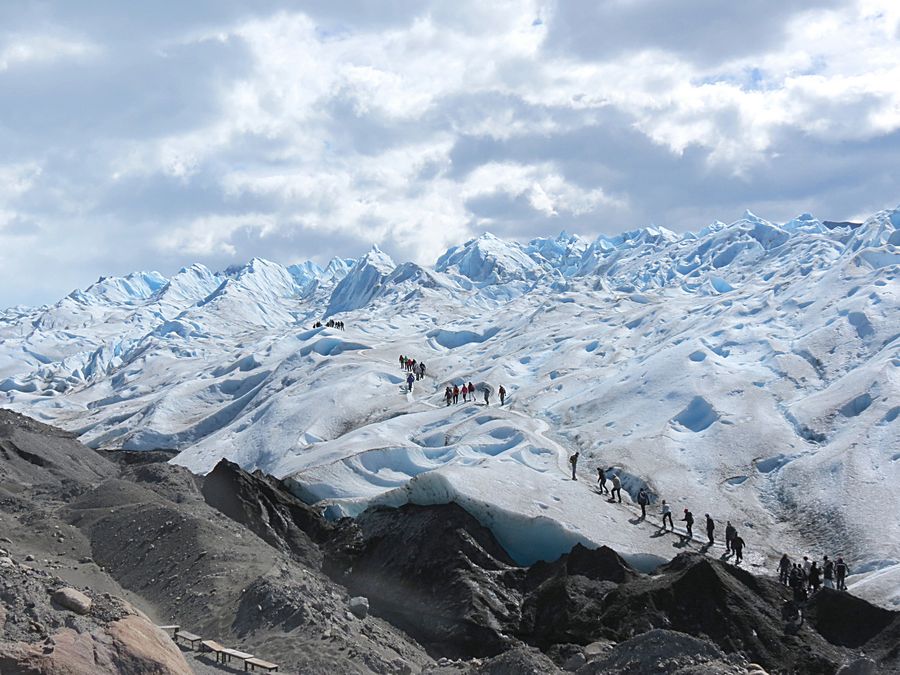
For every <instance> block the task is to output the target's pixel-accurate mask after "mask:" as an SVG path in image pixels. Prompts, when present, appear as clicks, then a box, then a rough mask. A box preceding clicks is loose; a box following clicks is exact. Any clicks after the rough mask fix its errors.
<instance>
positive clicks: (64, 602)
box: [53, 588, 92, 614]
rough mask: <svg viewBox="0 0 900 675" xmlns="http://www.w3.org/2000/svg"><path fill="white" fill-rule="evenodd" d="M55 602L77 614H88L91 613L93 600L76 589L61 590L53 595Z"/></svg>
mask: <svg viewBox="0 0 900 675" xmlns="http://www.w3.org/2000/svg"><path fill="white" fill-rule="evenodd" d="M53 601H54V602H55V603H56V604H58V605H60V606H61V607H65V608H66V609H68V610H71V611H73V612H75V613H76V614H87V613H88V612H90V611H91V604H92V603H91V599H90V598H89V597H88V596H86V595H85V594H84V593H82V592H81V591H76V590H75V589H74V588H60V589H59V590H58V591H56V592H55V593H54V594H53Z"/></svg>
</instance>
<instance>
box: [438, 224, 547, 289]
mask: <svg viewBox="0 0 900 675" xmlns="http://www.w3.org/2000/svg"><path fill="white" fill-rule="evenodd" d="M434 268H435V270H437V271H438V272H446V273H449V274H459V275H460V276H463V277H466V278H468V279H470V280H472V281H473V282H475V283H476V284H484V285H492V284H503V283H509V282H514V281H533V280H535V279H537V278H538V277H539V276H540V275H541V274H542V273H544V271H545V270H544V268H543V267H542V266H541V264H540V263H538V262H536V261H535V260H534V259H533V258H531V257H530V256H529V255H528V254H527V253H526V252H525V251H524V250H523V248H522V246H521V245H520V244H518V243H516V242H507V241H503V240H502V239H498V238H497V237H495V236H494V235H492V234H490V233H489V232H485V233H484V234H483V235H481V236H480V237H478V238H477V239H470V240H469V241H467V242H466V243H465V244H462V245H461V246H454V247H453V248H451V249H449V250H448V251H447V252H446V253H444V255H442V256H441V257H440V258H438V261H437V263H436V264H435V266H434Z"/></svg>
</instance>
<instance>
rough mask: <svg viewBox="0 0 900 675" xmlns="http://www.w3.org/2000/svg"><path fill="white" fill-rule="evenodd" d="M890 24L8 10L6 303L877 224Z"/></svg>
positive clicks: (434, 10) (541, 6)
mask: <svg viewBox="0 0 900 675" xmlns="http://www.w3.org/2000/svg"><path fill="white" fill-rule="evenodd" d="M76 5H77V6H76ZM895 5H896V3H893V2H888V0H843V1H839V0H833V1H832V0H821V1H816V0H800V2H797V3H783V2H782V3H776V2H774V1H773V0H749V1H748V2H746V3H737V4H732V5H724V4H722V3H714V2H712V0H686V1H685V2H683V3H669V2H662V0H605V1H601V2H594V3H586V2H585V3H576V2H561V1H559V2H553V1H550V0H523V1H520V2H513V1H512V0H510V1H502V2H493V3H476V2H471V1H463V2H461V3H454V4H452V5H449V4H447V3H441V2H415V3H413V2H407V1H405V0H404V1H401V0H395V1H392V2H387V3H379V4H378V6H377V7H376V6H374V5H373V4H372V3H368V2H363V1H362V0H358V1H357V0H354V1H353V2H352V3H333V2H324V1H322V2H319V1H318V0H315V1H313V2H309V3H304V4H303V7H302V10H301V9H298V6H297V5H296V3H292V2H287V1H286V0H284V1H280V0H261V1H260V2H256V3H252V4H248V3H243V2H237V0H197V2H192V3H182V2H175V1H174V0H161V2H159V3H144V4H141V5H140V6H127V7H126V6H124V5H122V4H121V3H115V2H112V1H111V0H86V2H83V3H66V2H61V1H60V2H36V1H35V2H23V3H6V4H4V5H2V6H0V26H3V27H4V28H3V29H2V30H4V31H6V32H4V33H0V64H5V65H0V99H2V100H3V101H4V109H3V111H2V113H0V157H3V160H2V164H0V214H2V217H3V218H4V220H3V221H2V223H4V225H3V226H0V248H2V255H3V260H4V265H3V266H2V267H0V304H3V305H5V304H15V303H18V302H40V301H51V300H54V299H56V298H57V297H59V296H60V295H62V294H63V293H64V292H67V291H68V290H70V289H71V287H72V286H74V285H83V283H86V282H88V281H90V280H92V279H94V278H96V277H97V276H98V275H100V274H118V273H126V272H128V271H130V270H133V269H139V268H157V269H160V270H161V271H163V272H172V271H175V270H177V269H178V268H179V267H180V266H182V265H185V264H188V263H191V262H194V261H195V260H197V261H200V262H205V263H207V264H210V265H212V266H214V267H215V266H221V267H224V266H226V265H228V264H232V263H235V262H241V261H244V260H246V259H248V258H250V257H252V256H254V255H262V256H268V257H273V258H275V259H278V260H281V261H283V262H296V261H298V260H300V259H301V258H307V257H308V258H313V259H315V260H317V261H318V262H327V260H328V258H329V257H331V256H333V255H340V256H345V257H346V256H355V255H358V254H361V253H362V252H364V250H365V249H367V248H368V246H369V245H371V244H372V243H379V244H380V245H382V246H383V247H384V248H385V249H386V250H388V251H389V252H390V253H391V255H393V256H395V257H396V258H397V259H414V260H416V261H418V262H423V263H431V262H433V261H434V259H435V258H436V256H437V255H438V254H439V253H440V252H442V251H443V250H444V249H445V248H447V247H448V246H450V245H453V244H456V243H459V242H461V241H463V240H465V239H467V238H468V237H470V236H472V235H473V234H476V233H478V232H480V231H483V230H485V229H490V230H492V231H494V232H495V233H497V234H500V235H503V236H508V237H517V238H523V239H524V238H529V237H532V236H536V235H542V234H543V235H547V234H553V233H555V232H557V231H559V230H562V229H567V230H569V231H577V232H581V233H583V234H585V235H588V236H592V235H596V234H599V233H601V232H602V233H606V234H612V233H616V232H618V231H622V230H626V229H632V228H634V227H637V226H641V225H646V224H649V223H657V224H660V225H666V226H668V227H672V228H673V229H676V230H685V229H695V228H698V227H702V226H703V225H704V224H706V223H707V222H708V221H709V220H712V219H714V218H720V219H723V220H727V219H729V218H732V217H737V216H739V215H740V213H741V212H742V211H743V209H744V208H746V207H750V208H753V209H754V210H757V211H758V212H760V213H761V214H762V215H764V216H767V217H770V218H774V219H787V218H790V217H791V216H793V215H795V214H796V213H797V212H799V211H806V210H809V211H813V212H815V213H817V214H819V215H820V216H821V217H823V218H833V219H840V218H845V217H850V216H855V215H858V214H859V213H864V212H866V211H871V210H875V209H877V208H881V207H884V206H888V205H894V204H896V202H897V201H900V198H898V195H897V193H896V191H897V187H896V186H897V185H898V184H900V181H898V180H897V178H898V176H897V169H896V168H895V164H896V162H895V161H892V159H891V158H892V157H895V156H896V154H895V153H896V150H897V149H898V148H897V140H896V139H897V135H898V133H900V91H898V90H897V88H896V85H895V83H896V82H897V81H900V65H898V64H900V46H898V26H900V8H897V7H896V6H895ZM892 153H894V154H892ZM36 244H37V245H36ZM44 267H46V268H48V269H50V268H52V269H54V274H53V275H47V276H46V277H45V276H43V275H42V274H41V270H42V269H43V268H44ZM23 278H34V279H35V280H34V282H33V283H29V284H25V285H23V284H22V283H21V279H23Z"/></svg>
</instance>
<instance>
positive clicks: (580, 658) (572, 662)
mask: <svg viewBox="0 0 900 675" xmlns="http://www.w3.org/2000/svg"><path fill="white" fill-rule="evenodd" d="M585 663H587V659H586V658H585V656H584V654H582V653H581V652H579V653H577V654H572V656H570V657H569V658H568V659H566V662H565V663H564V664H563V669H565V670H568V671H570V672H575V671H576V670H578V669H579V668H581V666H583V665H584V664H585Z"/></svg>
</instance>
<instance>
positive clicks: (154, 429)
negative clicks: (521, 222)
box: [0, 210, 900, 607]
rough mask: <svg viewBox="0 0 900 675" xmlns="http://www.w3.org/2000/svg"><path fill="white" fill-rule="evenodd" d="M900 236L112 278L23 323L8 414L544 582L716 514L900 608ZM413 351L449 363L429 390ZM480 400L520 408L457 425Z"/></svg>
mask: <svg viewBox="0 0 900 675" xmlns="http://www.w3.org/2000/svg"><path fill="white" fill-rule="evenodd" d="M898 225H900V210H895V211H885V212H880V213H878V214H875V215H874V216H873V217H871V218H870V219H868V220H867V221H866V222H865V223H864V224H863V225H862V226H860V227H857V228H850V227H827V226H826V225H824V224H823V223H821V222H819V221H818V220H816V219H815V218H813V217H812V216H808V215H803V216H801V217H799V218H797V219H795V220H792V221H790V222H789V223H784V224H781V225H775V224H773V223H769V222H767V221H764V220H762V219H760V218H758V217H756V216H754V215H752V214H749V213H748V214H746V215H745V217H744V218H743V219H741V220H739V221H737V222H735V223H732V224H730V225H724V224H722V223H715V224H713V225H711V226H709V227H707V228H704V229H703V230H701V231H700V232H698V233H696V234H687V235H676V234H674V233H672V232H669V231H667V230H665V229H663V228H647V229H643V230H638V231H634V232H629V233H625V234H623V235H620V236H618V237H614V238H600V239H598V240H596V241H593V242H589V241H585V240H583V239H581V238H579V237H575V236H571V237H570V236H567V235H560V237H557V238H554V239H536V240H534V241H532V242H530V243H529V244H517V243H511V242H505V241H502V240H500V239H497V238H495V237H492V236H490V235H484V236H483V237H481V238H479V239H476V240H473V241H470V242H467V243H466V244H465V245H462V246H459V247H456V248H454V249H451V250H450V251H448V252H447V253H446V254H445V255H444V256H442V257H441V258H440V259H439V260H438V261H437V263H436V264H435V266H434V267H433V268H426V267H421V266H418V265H415V264H413V263H403V264H400V265H396V264H395V263H394V262H393V261H392V260H390V258H389V257H388V256H386V255H385V254H384V253H382V252H380V251H378V250H377V249H373V250H372V251H370V252H369V253H368V254H366V255H365V256H363V257H362V258H360V259H359V260H358V261H353V260H335V261H333V262H332V263H331V264H330V265H329V266H328V268H327V269H325V270H323V269H320V268H318V267H317V266H315V265H313V264H311V263H308V264H304V265H297V266H292V267H283V266H281V265H278V264H275V263H271V262H267V261H264V260H258V259H256V260H253V261H251V262H250V263H248V264H247V265H245V266H243V267H240V268H236V269H232V270H229V271H228V272H226V273H213V272H211V271H210V270H208V269H206V268H204V267H203V266H200V265H195V266H192V267H190V268H187V269H184V270H182V271H181V272H180V273H179V274H177V275H175V276H174V277H172V278H171V279H166V278H164V277H162V276H161V275H159V274H156V273H152V272H150V273H136V274H133V275H129V276H128V277H124V278H109V279H103V280H100V281H98V282H97V283H96V284H94V285H93V286H91V287H89V288H87V289H84V290H79V291H75V292H73V293H72V294H71V295H69V296H67V297H66V298H64V299H63V300H61V301H60V302H58V303H57V304H55V305H53V306H50V307H41V308H21V307H18V308H12V309H8V310H6V311H4V312H2V313H0V405H3V406H5V407H10V408H13V409H15V410H18V411H20V412H23V413H26V414H29V415H32V416H34V417H37V418H39V419H42V420H45V421H48V422H52V423H54V424H57V425H59V426H62V427H65V428H68V429H72V430H75V431H77V432H78V433H79V434H80V435H81V438H82V440H83V441H84V442H86V443H88V444H90V445H93V446H104V447H122V448H129V449H151V448H175V449H178V450H180V451H181V452H180V454H179V455H178V456H177V457H176V459H175V460H174V461H175V462H177V463H179V464H183V465H185V466H187V467H189V468H191V469H192V470H194V471H197V472H205V471H208V470H210V469H211V468H212V467H213V466H214V465H215V464H216V462H217V461H218V460H219V459H220V458H221V457H228V458H230V459H233V460H235V461H238V462H240V463H241V464H242V465H243V466H244V467H246V468H249V469H254V468H259V469H262V470H264V471H267V472H270V473H273V474H275V475H277V476H280V477H284V478H286V479H287V480H288V482H289V484H290V485H291V487H292V489H294V490H295V491H296V492H297V493H298V494H299V495H301V496H302V497H304V498H305V499H307V500H310V501H313V500H315V501H320V502H321V503H322V506H323V507H324V508H326V509H327V511H328V513H330V514H334V515H335V516H337V515H354V514H356V513H358V512H360V511H361V510H362V509H364V508H365V507H366V506H368V505H369V504H372V503H385V504H402V503H404V502H407V501H412V502H416V503H439V502H446V501H450V500H453V501H457V502H458V503H460V504H461V505H462V506H464V507H465V508H466V509H467V510H468V511H470V512H471V513H472V514H473V515H475V516H476V517H477V518H478V519H479V520H480V521H481V522H482V523H483V524H485V525H487V526H489V527H490V528H491V529H492V530H493V531H494V533H495V534H496V536H497V537H498V539H499V540H500V541H501V543H503V544H504V546H505V547H506V548H507V549H508V550H509V551H510V553H511V554H512V555H513V556H514V557H515V558H517V559H518V560H519V561H521V562H531V561H533V560H536V559H541V558H544V559H546V558H553V557H556V556H557V555H559V554H560V553H562V552H564V551H567V550H568V549H569V548H570V547H571V546H572V545H573V544H574V543H575V542H583V543H586V544H588V545H599V544H607V545H609V546H612V547H613V548H615V549H617V550H619V551H620V552H622V553H623V554H626V555H627V556H630V557H631V559H632V561H633V562H635V564H637V565H639V566H644V567H646V566H648V565H651V564H652V563H653V562H654V561H656V560H658V559H660V558H665V559H668V558H670V557H672V556H673V555H674V554H676V553H677V552H679V551H680V550H683V548H684V547H685V546H689V547H692V548H695V549H700V548H701V546H702V543H703V541H704V540H705V533H704V527H703V520H704V517H703V516H704V513H710V514H712V515H713V517H714V518H715V520H716V522H717V526H718V530H717V536H718V538H719V540H721V537H722V535H723V533H724V526H725V521H726V519H729V520H731V522H732V523H734V524H735V525H736V526H737V528H738V530H739V532H740V533H741V535H742V537H743V538H744V539H745V541H746V542H747V545H748V550H747V557H746V559H745V564H746V565H748V566H749V567H750V568H751V569H756V570H757V571H762V570H765V571H768V572H773V571H774V568H775V563H776V560H777V557H780V555H781V553H782V552H783V551H787V552H788V553H789V554H791V555H803V554H808V555H810V556H814V557H816V558H820V557H821V555H822V554H828V555H829V556H832V557H834V556H837V555H843V556H844V557H845V558H846V559H848V560H849V562H850V565H851V569H852V571H853V572H854V575H853V576H852V577H851V581H852V582H853V583H852V584H851V589H852V590H854V591H855V592H858V593H859V594H860V595H864V596H865V597H867V598H868V599H871V600H873V601H875V602H878V603H880V604H883V605H888V606H891V605H892V606H894V607H898V606H900V521H898V514H900V496H898V491H897V490H896V485H897V483H898V478H900V443H898V438H900V434H898V429H900V421H898V419H897V418H898V417H900V396H898V392H900V386H898V366H900V315H898V280H897V275H898V271H900V232H898V229H897V228H898ZM323 316H328V317H334V318H335V319H339V320H343V321H344V322H345V323H346V326H347V329H346V330H345V331H338V330H334V329H331V328H318V329H313V328H312V325H313V323H314V322H315V321H316V320H318V319H321V318H322V317H323ZM400 354H406V355H410V356H412V357H413V358H416V359H418V360H424V361H425V363H426V364H427V373H426V377H425V379H424V380H423V381H421V382H416V384H415V387H414V390H413V391H412V392H411V393H410V392H407V391H406V385H405V377H406V373H405V372H404V371H402V370H401V368H400V367H399V363H398V357H399V355H400ZM468 381H471V382H473V383H475V384H476V386H478V385H481V384H482V383H488V384H489V385H491V386H492V387H493V388H494V390H495V391H496V389H497V387H498V386H499V385H500V384H502V385H504V387H505V388H506V389H507V390H508V392H509V400H508V402H507V405H505V406H503V407H500V406H499V405H498V403H499V401H498V400H497V397H496V394H494V396H493V397H492V399H491V402H490V405H489V406H485V405H483V400H482V398H481V396H480V395H479V396H478V401H477V403H471V402H469V403H465V404H463V403H462V402H460V404H459V405H453V406H449V407H448V406H446V405H445V403H444V401H443V392H444V387H445V386H446V385H447V384H448V383H450V384H452V383H459V384H462V383H463V382H468ZM576 450H577V451H579V452H580V453H581V455H580V456H581V460H580V462H579V465H578V468H579V479H578V480H577V481H572V480H571V479H570V476H569V468H568V464H567V457H568V456H569V455H570V454H571V453H572V452H574V451H576ZM597 466H603V467H615V470H616V472H617V473H618V474H619V475H620V477H621V478H622V482H623V486H624V489H623V495H624V503H623V505H621V506H619V505H618V504H610V503H608V502H607V501H606V500H605V498H604V497H601V496H600V495H599V494H598V493H597V492H596V487H595V483H596V481H595V478H594V476H595V474H596V467H597ZM641 487H646V488H647V489H648V491H649V492H650V494H651V495H652V496H653V499H654V504H653V505H652V506H651V507H650V513H651V518H650V519H649V521H648V522H644V521H640V520H639V519H638V517H637V515H638V508H637V506H636V505H635V504H634V503H633V500H634V499H635V498H636V495H637V492H638V490H639V489H640V488H641ZM660 499H666V500H668V501H669V503H670V504H671V505H672V507H673V511H674V513H675V519H676V524H679V523H678V519H679V517H680V514H681V512H682V511H683V509H684V508H690V509H691V510H692V512H693V514H694V517H695V519H696V523H695V527H694V536H695V540H694V541H693V542H691V543H686V542H685V541H684V540H683V539H682V538H681V537H680V536H675V535H672V534H665V535H663V534H661V533H660V532H659V529H658V523H659V516H658V503H659V500H660ZM679 526H680V524H679ZM723 552H724V548H723V547H722V546H721V545H718V546H717V547H715V548H713V549H711V550H710V551H709V553H710V554H715V555H721V554H722V553H723Z"/></svg>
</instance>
